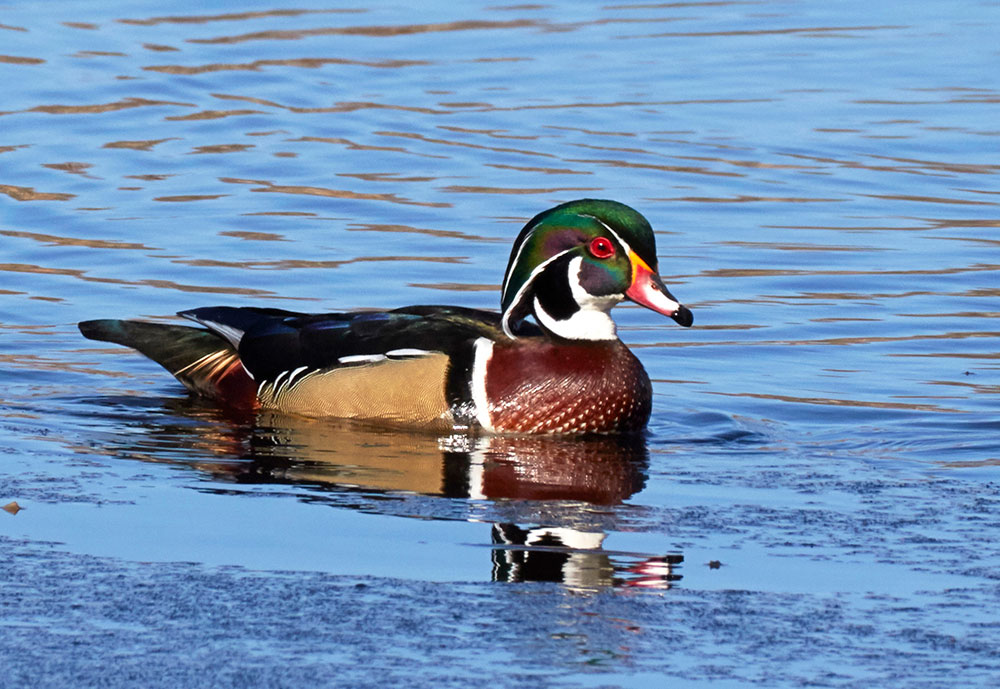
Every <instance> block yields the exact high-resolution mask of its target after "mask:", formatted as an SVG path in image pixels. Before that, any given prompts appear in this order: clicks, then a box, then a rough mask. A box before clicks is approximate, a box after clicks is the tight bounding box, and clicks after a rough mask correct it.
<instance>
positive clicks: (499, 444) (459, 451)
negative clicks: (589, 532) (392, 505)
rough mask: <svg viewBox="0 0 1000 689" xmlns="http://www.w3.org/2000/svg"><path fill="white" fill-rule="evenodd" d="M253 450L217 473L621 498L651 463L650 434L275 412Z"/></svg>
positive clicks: (456, 492) (463, 491)
mask: <svg viewBox="0 0 1000 689" xmlns="http://www.w3.org/2000/svg"><path fill="white" fill-rule="evenodd" d="M248 447H249V452H248V453H247V456H246V457H245V458H246V459H248V460H249V462H242V463H236V464H233V463H226V464H223V465H220V466H217V467H214V469H213V473H218V474H220V477H221V475H227V476H229V477H230V478H232V479H235V480H241V481H252V482H260V481H281V482H291V483H313V484H318V485H322V486H325V487H345V488H348V487H349V488H360V489H367V490H371V491H378V492H386V491H390V492H397V491H404V492H411V493H420V494H423V495H440V496H444V497H450V498H472V499H490V500H501V499H516V500H563V501H581V502H587V503H591V504H597V505H614V504H618V503H621V502H622V501H624V500H626V499H627V498H629V497H630V496H632V495H634V494H635V493H637V492H638V491H640V490H641V489H642V488H643V486H644V485H645V482H646V471H647V465H648V454H647V451H646V446H645V443H644V442H643V441H642V439H641V438H630V439H626V438H618V437H611V436H599V437H594V438H586V439H581V438H574V439H562V438H558V437H527V436H525V437H502V436H481V437H477V436H470V435H459V434H456V435H446V436H437V435H432V434H421V433H411V432H404V431H395V430H387V429H377V428H367V427H358V426H357V425H353V424H351V425H347V424H344V423H336V422H329V421H324V420H313V419H306V418H301V417H295V416H288V415H284V414H276V413H266V414H261V415H260V416H259V417H258V419H257V423H256V425H255V427H254V428H253V430H252V432H251V434H250V437H249V439H248ZM202 468H207V467H204V466H203V467H202Z"/></svg>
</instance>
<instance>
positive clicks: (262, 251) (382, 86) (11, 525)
mask: <svg viewBox="0 0 1000 689" xmlns="http://www.w3.org/2000/svg"><path fill="white" fill-rule="evenodd" d="M418 6H419V9H416V8H417V7H418ZM998 32H1000V7H998V6H997V4H996V3H991V2H977V1H974V0H959V1H957V2H951V3H942V2H933V1H931V0H923V1H919V2H887V3H860V2H850V1H849V2H836V3H831V2H811V1H798V2H797V1H794V0H791V1H787V2H780V1H770V0H760V1H752V0H751V1H749V2H691V3H686V2H685V3H641V2H640V3H610V4H609V3H591V2H556V3H549V4H517V5H503V4H492V3H485V4H477V3H445V2H425V3H419V4H418V5H413V8H412V9H411V8H409V7H407V6H405V5H396V4H391V5H390V4H375V5H372V6H366V5H356V6H343V5H322V4H320V5H313V6H309V7H307V8H294V9H293V8H286V7H282V6H281V5H280V4H270V5H269V4H261V3H257V2H248V3H241V4H239V5H236V4H234V3H215V4H214V5H213V4H212V3H208V4H204V3H201V4H198V3H189V2H184V1H182V2H173V3H167V4H166V5H161V6H157V7H156V8H155V9H153V6H152V5H150V4H149V3H138V2H125V1H122V2H115V1H112V2H103V3H75V2H55V1H53V2H45V3H28V2H19V1H15V2H11V3H8V4H7V5H6V6H5V7H4V8H3V10H2V11H0V77H2V83H3V84H4V88H3V96H2V98H0V209H2V215H0V381H2V383H3V384H2V387H0V424H2V430H3V438H4V440H3V442H2V443H0V449H2V450H3V452H2V454H0V504H5V505H8V508H7V510H8V511H7V512H4V513H0V551H2V552H3V555H4V560H5V563H6V564H5V566H4V567H3V568H2V570H0V581H2V582H3V583H2V587H3V588H2V593H3V595H2V601H0V611H2V612H3V615H2V617H3V622H2V624H0V664H2V665H3V666H4V667H5V668H7V670H6V673H5V677H6V679H7V682H8V683H9V684H10V685H11V686H93V685H102V686H117V685H123V686H196V685H207V684H212V685H218V686H228V685H232V686H264V685H267V686H293V685H294V686H368V685H371V686H376V685H377V686H386V685H387V684H388V683H390V682H396V683H403V684H405V685H406V686H435V687H438V686H462V687H467V686H470V685H471V684H472V683H475V682H480V681H482V679H481V678H483V677H490V678H491V679H490V681H491V683H492V684H494V685H495V686H498V687H507V686H510V687H515V686H611V687H645V686H660V685H665V684H666V683H667V682H672V683H679V684H680V685H682V686H712V687H716V686H719V687H723V686H725V687H730V686H731V687H737V686H747V685H754V684H759V685H762V686H801V685H808V686H829V687H871V686H893V687H938V686H941V687H944V686H947V687H952V686H955V683H956V681H958V680H957V679H956V678H961V681H959V684H961V685H963V686H984V687H985V686H995V685H996V683H997V682H998V681H1000V659H998V656H997V653H996V648H997V645H998V644H1000V623H998V621H997V614H996V612H997V610H998V608H1000V585H998V581H1000V574H998V572H1000V549H998V546H997V543H998V542H1000V518H998V510H1000V468H998V467H1000V322H998V318H1000V233H998V227H1000V209H998V205H1000V185H998V184H997V175H998V173H1000V155H998V153H1000V76H998V75H1000V49H998V47H997V42H996V36H997V35H998ZM583 196H593V197H604V198H614V199H617V200H620V201H623V202H625V203H628V204H630V205H633V206H634V207H636V208H637V209H639V210H640V211H641V212H643V213H644V214H645V215H646V216H647V217H648V218H649V219H650V221H651V222H652V224H653V226H654V228H655V229H656V230H657V238H656V239H657V245H658V251H659V255H660V268H661V272H662V273H663V275H664V278H665V279H666V281H667V282H668V283H669V284H670V285H671V289H672V291H673V292H674V293H675V294H676V295H677V296H678V297H679V298H680V299H681V300H683V301H684V302H685V303H687V304H688V305H689V306H691V307H692V309H693V310H694V313H695V327H693V328H691V329H681V328H678V327H676V326H674V324H673V323H671V322H669V321H667V320H666V319H662V318H660V317H659V316H657V315H656V314H654V313H652V312H650V311H646V310H643V309H640V308H638V307H629V306H623V307H620V308H619V309H617V310H616V314H617V321H618V323H619V326H620V333H621V335H622V337H623V339H624V340H625V341H626V342H627V343H628V344H629V345H630V346H632V347H633V349H634V351H636V353H637V355H638V356H639V357H640V358H641V359H642V361H643V363H644V364H645V366H646V368H647V370H648V371H649V373H650V376H651V378H653V379H654V387H655V395H654V411H653V418H652V420H651V423H650V432H649V435H648V436H647V437H646V438H644V439H642V440H641V442H636V443H619V442H615V441H611V440H608V439H603V440H595V441H581V440H572V441H567V440H558V439H533V440H516V439H505V440H504V439H499V440H498V439H494V440H471V439H468V438H464V437H441V438H438V437H435V436H424V435H419V434H408V433H401V432H390V431H379V430H375V429H362V428H352V427H346V426H343V425H338V424H335V423H321V422H307V421H303V420H301V419H294V418H285V417H278V416H267V417H259V418H232V417H229V416H227V415H225V414H223V413H221V412H220V411H218V410H216V409H214V408H213V407H212V406H211V405H207V404H205V403H202V402H199V401H197V400H194V399H191V398H190V397H188V396H187V395H186V394H185V392H184V391H183V389H182V388H181V387H180V386H179V385H178V384H177V383H176V382H175V381H173V380H172V379H171V378H170V377H169V376H167V375H166V374H165V373H164V372H163V371H162V370H160V369H159V367H157V366H156V365H155V364H152V363H151V362H149V361H148V360H145V359H143V358H142V357H140V356H138V355H135V354H134V353H131V352H128V351H127V350H124V349H121V348H117V347H113V346H103V345H101V344H100V343H94V342H91V341H88V340H84V339H83V338H82V337H81V336H80V335H79V333H78V331H77V329H76V325H75V324H76V323H77V322H78V321H80V320H84V319H89V318H101V317H135V318H144V319H151V320H167V319H171V318H172V317H173V316H172V315H173V314H174V313H175V312H176V311H178V310H181V309H185V308H191V307H195V306H206V305H215V304H234V305H254V306H276V307H281V308H289V309H295V310H306V311H314V310H315V311H322V310H350V309H356V308H371V307H393V306H402V305H407V304H414V303H453V304H461V305H467V306H475V307H480V308H496V307H497V305H498V302H499V296H498V294H499V284H500V280H501V278H502V274H501V273H502V269H503V265H504V264H505V262H506V259H507V253H508V251H509V248H510V243H511V241H512V239H513V237H514V236H515V235H516V233H517V231H518V230H519V229H520V227H521V225H522V224H523V222H524V221H525V220H526V219H527V218H529V217H531V216H532V215H534V214H535V213H537V212H538V211H541V210H543V209H545V208H547V207H549V206H552V205H554V204H556V203H559V202H562V201H567V200H570V199H573V198H578V197H583ZM11 503H15V504H16V506H19V507H20V508H22V509H21V510H20V511H18V510H17V507H15V505H14V504H11Z"/></svg>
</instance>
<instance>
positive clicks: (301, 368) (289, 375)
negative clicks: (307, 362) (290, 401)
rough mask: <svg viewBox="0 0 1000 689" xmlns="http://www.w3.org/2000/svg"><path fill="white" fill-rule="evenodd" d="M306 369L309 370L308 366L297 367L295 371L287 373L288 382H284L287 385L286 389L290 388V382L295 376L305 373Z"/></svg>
mask: <svg viewBox="0 0 1000 689" xmlns="http://www.w3.org/2000/svg"><path fill="white" fill-rule="evenodd" d="M307 368H309V367H308V366H299V367H298V368H297V369H295V370H294V371H292V372H291V373H289V374H288V380H287V381H285V385H287V386H288V387H292V381H293V380H295V376H297V375H299V374H300V373H302V372H303V371H305V370H306V369H307Z"/></svg>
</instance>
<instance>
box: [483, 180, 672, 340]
mask: <svg viewBox="0 0 1000 689" xmlns="http://www.w3.org/2000/svg"><path fill="white" fill-rule="evenodd" d="M625 298H628V299H631V300H632V301H635V302H636V303H639V304H642V305H643V306H646V307H648V308H650V309H652V310H654V311H656V312H658V313H662V314H664V315H666V316H670V317H671V318H673V319H674V320H675V321H677V322H678V323H680V324H681V325H684V326H688V325H691V320H692V318H691V312H690V311H689V310H688V309H687V308H686V307H684V306H682V305H681V304H679V303H678V302H677V301H676V300H675V299H674V298H673V296H671V294H670V292H669V291H668V290H667V288H666V287H665V286H664V284H663V281H662V280H661V279H660V277H659V275H658V274H657V259H656V240H655V238H654V236H653V229H652V228H651V227H650V226H649V222H648V221H647V220H646V219H645V218H644V217H643V216H642V215H641V214H639V213H638V212H637V211H636V210H634V209H632V208H630V207H628V206H626V205H625V204H622V203H618V202H617V201H603V200H597V199H581V200H578V201H570V202H569V203H564V204H562V205H560V206H556V207H555V208H551V209H549V210H547V211H544V212H542V213H539V214H538V215H536V216H535V217H534V218H532V219H531V220H530V221H529V222H528V224H527V225H525V226H524V229H522V230H521V233H520V234H519V235H518V236H517V239H516V240H515V241H514V247H513V249H512V250H511V253H510V261H509V262H508V264H507V272H506V274H505V275H504V281H503V293H502V296H501V306H502V308H503V328H504V331H505V332H506V333H507V335H509V336H510V337H516V334H517V332H518V325H519V324H520V323H521V322H522V321H523V320H524V319H525V318H527V317H529V316H533V317H534V319H535V321H537V323H538V325H540V326H541V327H542V328H543V329H544V330H546V331H547V332H549V333H550V334H552V335H555V336H558V337H562V338H564V339H572V340H581V339H582V340H605V339H614V338H615V337H617V335H616V333H615V327H614V322H613V321H612V320H611V317H610V316H609V313H608V312H609V311H610V310H611V308H612V307H613V306H614V305H615V304H617V303H618V302H620V301H621V300H622V299H625Z"/></svg>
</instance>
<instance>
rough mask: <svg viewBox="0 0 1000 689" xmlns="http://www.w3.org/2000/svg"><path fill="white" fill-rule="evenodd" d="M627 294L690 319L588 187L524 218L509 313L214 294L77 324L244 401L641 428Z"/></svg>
mask: <svg viewBox="0 0 1000 689" xmlns="http://www.w3.org/2000/svg"><path fill="white" fill-rule="evenodd" d="M623 299H631V300H632V301H634V302H636V303H638V304H641V305H643V306H645V307H647V308H650V309H652V310H653V311H656V312H657V313H661V314H663V315H665V316H669V317H671V318H673V319H674V320H675V321H676V322H677V323H679V324H680V325H682V326H685V327H687V326H690V325H691V322H692V316H691V312H690V311H689V310H688V309H687V307H685V306H683V305H681V304H680V303H678V302H677V300H676V299H674V297H673V296H672V295H671V294H670V292H669V291H668V290H667V288H666V286H664V284H663V281H662V280H661V278H660V276H659V274H658V273H657V260H656V245H655V239H654V237H653V230H652V228H651V227H650V226H649V223H648V222H647V221H646V219H645V218H644V217H643V216H642V215H640V214H639V213H638V212H637V211H635V210H633V209H632V208H630V207H628V206H626V205H624V204H621V203H618V202H615V201H603V200H595V199H581V200H578V201H571V202H569V203H564V204H562V205H559V206H556V207H555V208H551V209H549V210H547V211H544V212H542V213H539V214H538V215H536V216H535V217H534V218H532V219H531V220H530V221H529V222H528V224H527V225H525V226H524V229H522V230H521V232H520V234H519V235H518V236H517V239H516V240H515V241H514V246H513V248H512V250H511V253H510V260H509V262H508V264H507V272H506V273H505V275H504V279H503V286H502V296H501V308H502V311H501V313H495V312H492V311H483V310H478V309H470V308H463V307H459V306H409V307H405V308H400V309H394V310H391V311H378V312H359V313H328V314H304V313H295V312H292V311H284V310H279V309H269V308H255V307H238V308H237V307H227V306H215V307H207V308H199V309H192V310H190V311H182V312H180V314H179V315H180V316H184V317H185V318H189V319H191V320H193V321H195V322H197V323H199V324H201V325H202V326H204V328H194V327H189V326H180V325H168V324H158V323H145V322H140V321H130V320H96V321H84V322H83V323H80V331H81V332H82V333H83V334H84V336H86V337H88V338H90V339H93V340H103V341H107V342H115V343H117V344H122V345H125V346H128V347H132V348H134V349H136V350H138V351H140V352H142V353H143V354H145V355H146V356H148V357H150V358H151V359H153V360H155V361H156V362H158V363H159V364H161V365H162V366H163V367H164V368H166V369H167V370H168V371H170V373H172V374H173V375H174V376H175V377H176V378H177V379H178V380H179V381H180V382H181V383H183V384H184V385H185V386H187V387H188V388H189V389H190V390H192V391H194V392H196V393H198V394H200V395H203V396H206V397H209V398H212V399H214V400H217V401H218V402H220V403H222V404H223V405H226V406H229V407H232V408H237V409H274V410H278V411H282V412H286V413H293V414H301V415H305V416H312V417H338V418H348V419H356V420H360V421H365V422H370V423H375V424H379V425H392V426H408V427H423V428H427V429H433V430H439V431H440V430H448V431H450V430H456V429H457V430H469V431H473V432H475V431H482V432H487V433H560V434H585V433H634V432H638V431H641V430H642V429H643V428H645V425H646V422H647V421H648V419H649V413H650V406H651V397H652V386H651V385H650V382H649V377H648V376H647V375H646V371H645V370H644V369H643V367H642V364H640V363H639V360H638V359H636V357H635V356H634V355H633V354H632V352H630V351H629V350H628V348H627V347H626V346H625V345H624V344H623V343H622V341H621V340H619V339H618V336H617V333H616V330H615V324H614V322H613V321H612V320H611V316H610V313H609V312H610V311H611V308H612V307H613V306H615V304H617V303H619V302H620V301H622V300H623Z"/></svg>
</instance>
